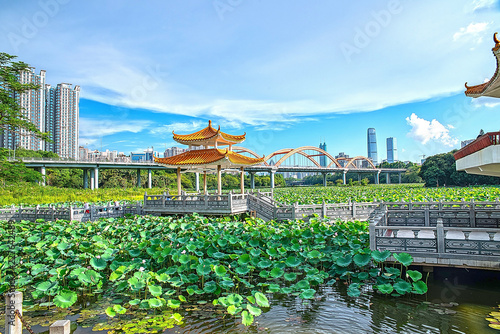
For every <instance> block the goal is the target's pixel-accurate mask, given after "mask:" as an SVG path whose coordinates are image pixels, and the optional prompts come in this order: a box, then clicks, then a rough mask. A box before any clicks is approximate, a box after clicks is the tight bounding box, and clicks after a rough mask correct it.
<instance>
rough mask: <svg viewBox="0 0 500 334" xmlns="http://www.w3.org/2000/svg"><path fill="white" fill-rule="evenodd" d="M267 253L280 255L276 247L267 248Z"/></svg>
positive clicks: (275, 255)
mask: <svg viewBox="0 0 500 334" xmlns="http://www.w3.org/2000/svg"><path fill="white" fill-rule="evenodd" d="M266 253H267V254H268V255H269V256H272V257H278V256H279V254H278V251H276V249H274V248H268V249H266Z"/></svg>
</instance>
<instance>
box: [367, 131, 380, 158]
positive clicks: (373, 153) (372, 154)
mask: <svg viewBox="0 0 500 334" xmlns="http://www.w3.org/2000/svg"><path fill="white" fill-rule="evenodd" d="M367 139H368V158H370V159H372V162H373V163H374V164H377V162H378V160H377V134H376V133H375V129H374V128H369V129H368V134H367Z"/></svg>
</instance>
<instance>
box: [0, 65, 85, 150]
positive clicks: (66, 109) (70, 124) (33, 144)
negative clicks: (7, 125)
mask: <svg viewBox="0 0 500 334" xmlns="http://www.w3.org/2000/svg"><path fill="white" fill-rule="evenodd" d="M45 74H46V73H45V71H44V70H41V71H40V74H36V73H35V69H34V68H32V67H30V68H28V69H27V70H26V71H24V72H22V73H21V74H20V75H19V82H20V83H22V84H35V85H38V86H39V88H38V89H34V90H30V91H28V92H26V93H22V94H14V97H15V98H16V99H17V100H18V103H19V105H20V106H21V107H22V109H23V113H24V116H25V117H26V118H27V119H28V120H30V121H31V122H32V123H33V124H34V125H35V126H36V127H37V128H38V129H39V130H40V131H42V132H50V136H51V137H50V138H51V139H52V141H53V142H51V143H49V142H46V141H43V140H40V139H38V138H35V137H34V136H33V135H32V134H31V133H29V132H27V131H26V130H22V129H21V130H15V129H12V131H9V130H6V131H4V132H3V133H2V134H0V147H4V148H9V149H16V148H24V149H27V150H35V151H38V150H44V151H50V152H54V153H57V154H58V155H59V156H60V157H62V158H70V159H77V158H78V154H79V152H78V130H79V122H78V118H79V101H80V86H72V84H68V83H60V84H58V85H57V86H55V87H52V86H51V85H49V84H46V81H45Z"/></svg>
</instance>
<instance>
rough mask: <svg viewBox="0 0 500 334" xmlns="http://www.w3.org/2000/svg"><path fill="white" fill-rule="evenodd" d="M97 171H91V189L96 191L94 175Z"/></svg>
mask: <svg viewBox="0 0 500 334" xmlns="http://www.w3.org/2000/svg"><path fill="white" fill-rule="evenodd" d="M94 172H95V169H91V170H90V189H92V190H94V187H95V181H94V180H95V175H94Z"/></svg>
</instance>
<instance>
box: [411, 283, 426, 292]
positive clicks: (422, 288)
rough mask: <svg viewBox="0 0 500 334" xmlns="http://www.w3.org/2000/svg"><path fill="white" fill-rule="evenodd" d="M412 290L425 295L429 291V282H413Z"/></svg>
mask: <svg viewBox="0 0 500 334" xmlns="http://www.w3.org/2000/svg"><path fill="white" fill-rule="evenodd" d="M412 292H413V293H415V294H417V295H423V294H425V293H427V284H425V282H422V281H418V282H413V290H412Z"/></svg>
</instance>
